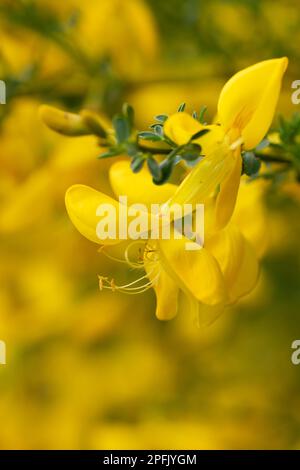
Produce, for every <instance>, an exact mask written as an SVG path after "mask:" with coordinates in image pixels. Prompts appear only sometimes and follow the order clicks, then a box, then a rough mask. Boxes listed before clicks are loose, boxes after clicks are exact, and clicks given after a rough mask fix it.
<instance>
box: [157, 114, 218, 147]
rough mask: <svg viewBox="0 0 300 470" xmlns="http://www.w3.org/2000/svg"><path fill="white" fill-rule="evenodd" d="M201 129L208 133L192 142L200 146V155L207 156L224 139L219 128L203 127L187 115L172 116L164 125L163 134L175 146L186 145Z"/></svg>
mask: <svg viewBox="0 0 300 470" xmlns="http://www.w3.org/2000/svg"><path fill="white" fill-rule="evenodd" d="M203 129H207V130H209V132H208V133H207V134H205V135H204V136H203V137H200V138H199V139H195V140H194V141H193V142H195V143H198V144H199V145H201V147H202V151H201V153H202V155H207V154H208V153H209V152H210V151H211V148H212V146H215V145H216V144H217V143H221V142H222V141H223V139H224V131H223V129H222V128H221V127H220V126H217V125H210V126H204V125H203V124H200V122H199V121H197V120H196V119H194V118H193V117H192V116H191V115H190V114H187V113H176V114H172V116H170V117H169V118H168V119H167V120H166V122H165V124H164V132H165V134H166V135H167V136H168V137H169V138H170V139H171V140H173V142H175V143H176V144H177V145H184V144H186V143H187V142H189V140H190V139H191V137H192V136H193V135H195V134H196V133H197V132H199V131H201V130H203Z"/></svg>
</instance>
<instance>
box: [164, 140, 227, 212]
mask: <svg viewBox="0 0 300 470" xmlns="http://www.w3.org/2000/svg"><path fill="white" fill-rule="evenodd" d="M234 163H235V159H234V157H233V153H232V151H231V150H230V148H229V147H228V145H227V144H226V143H222V144H217V145H215V148H214V150H212V152H211V153H210V154H208V155H207V156H206V157H205V158H203V160H201V161H200V162H199V163H198V164H197V165H196V166H195V167H194V168H193V170H192V171H191V172H190V173H189V174H188V175H187V177H186V178H185V179H184V180H183V182H182V183H181V184H180V185H179V186H178V188H177V190H176V192H175V194H174V196H172V197H171V198H170V200H169V201H168V205H171V204H195V203H199V204H200V203H203V202H204V201H205V200H206V199H207V198H208V197H209V196H210V194H211V193H212V192H213V191H214V190H215V188H216V186H218V184H220V183H221V182H222V181H223V180H224V178H226V176H227V175H228V174H229V173H230V172H231V170H232V168H233V166H234Z"/></svg>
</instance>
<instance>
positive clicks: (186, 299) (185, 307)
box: [178, 291, 225, 327]
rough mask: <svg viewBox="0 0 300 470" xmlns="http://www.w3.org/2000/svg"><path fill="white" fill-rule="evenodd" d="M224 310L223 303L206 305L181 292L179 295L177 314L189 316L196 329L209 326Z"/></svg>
mask: <svg viewBox="0 0 300 470" xmlns="http://www.w3.org/2000/svg"><path fill="white" fill-rule="evenodd" d="M224 308H225V304H224V303H219V304H216V305H206V304H203V303H201V302H198V300H196V299H195V297H192V296H191V295H187V294H185V293H184V292H182V291H181V292H180V295H179V306H178V310H179V311H178V313H179V314H181V313H183V314H185V315H187V314H188V315H190V316H191V317H192V319H193V320H194V321H195V322H196V325H197V326H198V327H201V326H209V325H211V324H212V323H214V322H215V321H216V320H217V319H218V318H219V317H220V315H222V313H223V311H224Z"/></svg>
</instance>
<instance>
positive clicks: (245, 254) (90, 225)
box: [66, 161, 258, 321]
mask: <svg viewBox="0 0 300 470" xmlns="http://www.w3.org/2000/svg"><path fill="white" fill-rule="evenodd" d="M110 182H111V186H112V188H113V189H114V191H115V193H116V196H121V195H122V196H123V195H127V196H128V199H129V201H130V202H132V203H134V202H137V201H138V202H139V203H143V204H146V205H147V206H149V204H150V203H151V202H153V203H154V202H155V203H158V202H159V203H164V202H165V201H166V200H167V199H170V198H172V195H173V194H174V193H175V191H176V186H175V185H172V184H166V185H163V186H155V185H154V184H153V183H152V181H151V177H150V175H149V173H148V172H147V170H142V171H141V172H140V173H138V174H133V173H132V171H131V169H130V166H129V164H128V162H127V161H120V162H117V163H115V164H113V165H112V167H111V169H110ZM108 202H109V203H110V204H112V206H113V207H115V209H116V214H118V212H119V211H120V203H119V202H117V201H116V200H115V199H113V198H110V197H109V196H107V195H105V194H103V193H101V192H98V191H96V190H95V189H93V188H90V187H88V186H83V185H75V186H72V187H70V188H69V190H68V191H67V193H66V207H67V211H68V214H69V216H70V219H71V221H72V222H73V224H74V225H75V227H76V228H77V230H78V231H79V232H80V233H81V234H82V235H83V236H85V237H86V238H88V239H89V240H91V241H93V242H95V243H98V244H100V245H102V247H101V249H100V251H101V252H103V253H105V252H106V254H107V255H108V256H109V252H108V251H107V250H108V246H109V245H113V244H119V243H121V242H122V240H120V239H118V238H114V239H107V240H100V239H99V238H98V237H97V234H96V227H97V224H98V222H99V217H97V215H96V211H97V207H99V205H101V204H105V203H108ZM206 212H207V218H208V219H209V216H210V211H209V209H208V210H207V211H206ZM145 214H146V213H145ZM146 217H147V216H146ZM208 226H209V223H208ZM186 241H187V239H186V238H185V237H183V238H181V239H176V238H175V237H172V236H171V237H170V239H168V240H165V239H158V240H152V239H148V240H139V241H136V242H129V245H127V247H126V249H125V255H124V259H122V260H121V261H122V262H127V263H128V265H129V266H131V267H132V268H134V269H136V270H142V271H145V272H146V274H141V275H140V276H139V277H138V278H137V279H136V280H135V281H133V282H129V283H127V284H124V285H118V284H116V283H115V282H114V281H113V280H108V278H107V277H105V276H100V277H99V283H100V289H103V288H108V289H111V290H119V291H121V292H127V293H131V294H133V293H141V292H144V291H145V290H148V289H150V288H153V289H154V290H155V294H156V299H157V305H156V316H157V317H158V318H159V319H161V320H168V319H171V318H173V317H174V316H175V315H176V314H177V313H178V311H179V310H184V311H185V312H186V311H189V312H192V313H193V314H194V315H195V316H197V318H200V317H202V320H203V321H212V320H213V319H214V318H215V316H216V315H218V314H219V313H220V312H221V311H222V310H223V308H224V306H225V305H228V304H231V303H233V302H235V301H236V300H237V299H238V298H239V297H242V296H243V295H245V294H247V293H248V292H250V291H251V290H252V288H253V287H254V285H255V283H256V280H257V276H258V263H257V259H256V256H255V253H254V251H253V248H252V247H251V245H250V243H249V242H248V241H247V240H246V239H245V238H244V236H243V235H242V234H241V232H240V231H239V229H238V228H237V227H235V226H234V225H233V224H230V225H228V226H227V227H226V228H225V229H224V230H222V231H221V232H218V233H214V234H210V233H208V234H207V237H206V238H205V243H204V247H203V248H202V249H201V250H195V251H188V250H186V249H185V243H186ZM136 243H138V244H139V247H140V250H141V252H140V257H138V258H137V259H134V260H132V259H131V257H130V256H129V252H130V247H132V245H134V244H136Z"/></svg>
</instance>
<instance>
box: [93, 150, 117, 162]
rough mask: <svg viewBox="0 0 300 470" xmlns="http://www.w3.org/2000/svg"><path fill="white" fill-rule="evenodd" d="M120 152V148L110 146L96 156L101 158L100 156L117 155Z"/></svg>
mask: <svg viewBox="0 0 300 470" xmlns="http://www.w3.org/2000/svg"><path fill="white" fill-rule="evenodd" d="M121 153H122V150H121V149H118V148H111V149H109V150H108V151H107V152H104V153H101V154H100V155H99V156H98V157H97V158H98V159H99V160H101V159H102V158H110V157H116V156H117V155H121Z"/></svg>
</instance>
